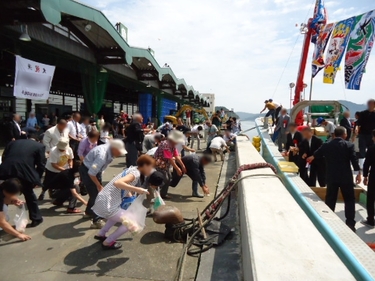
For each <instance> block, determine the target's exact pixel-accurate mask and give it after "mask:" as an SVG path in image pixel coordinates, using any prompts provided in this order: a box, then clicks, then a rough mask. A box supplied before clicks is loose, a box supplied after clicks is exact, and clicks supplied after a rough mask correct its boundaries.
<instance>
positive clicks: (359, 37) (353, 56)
mask: <svg viewBox="0 0 375 281" xmlns="http://www.w3.org/2000/svg"><path fill="white" fill-rule="evenodd" d="M374 40H375V11H371V12H368V13H366V14H363V15H360V16H357V17H356V22H355V25H354V26H353V28H352V32H351V33H350V40H349V43H348V48H347V50H346V56H345V86H346V88H347V89H350V90H359V89H360V86H361V81H362V75H363V73H364V72H365V70H366V64H367V61H368V59H369V57H370V54H371V50H372V46H373V45H374Z"/></svg>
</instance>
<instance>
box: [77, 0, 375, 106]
mask: <svg viewBox="0 0 375 281" xmlns="http://www.w3.org/2000/svg"><path fill="white" fill-rule="evenodd" d="M82 2H84V3H87V4H89V5H91V6H94V7H96V8H98V9H100V10H102V11H103V12H104V14H105V15H106V16H107V17H108V18H109V20H110V21H111V22H112V23H116V22H122V23H123V24H125V25H126V26H127V27H128V28H129V43H130V45H133V46H139V47H145V48H147V47H151V48H152V49H154V50H155V57H156V59H157V60H158V62H159V64H161V65H164V63H168V64H169V65H170V66H171V68H172V69H173V71H174V72H175V74H176V75H177V77H179V78H185V80H186V82H187V83H188V84H190V85H192V86H193V87H194V88H195V89H196V90H198V91H199V92H200V93H210V92H212V93H215V94H216V105H225V106H226V107H228V108H234V109H235V110H237V111H247V112H254V113H256V112H259V111H260V110H261V109H262V106H263V101H264V100H265V99H266V98H271V97H273V98H274V100H277V101H278V102H280V103H282V104H283V105H285V106H287V107H289V86H288V85H289V83H290V82H295V80H296V76H297V70H298V64H299V60H300V54H301V48H302V40H303V37H302V35H300V34H299V30H298V28H297V27H296V24H298V25H299V24H300V23H302V22H306V21H307V18H308V16H309V17H310V16H311V14H312V10H313V2H315V0H263V1H251V0H184V1H182V0H159V1H155V0H153V1H151V0H138V1H134V0H128V1H126V0H84V1H82ZM359 3H360V4H359ZM326 8H327V11H328V17H329V21H330V22H335V21H339V20H342V19H345V18H348V17H350V16H354V15H358V14H361V13H363V12H367V11H370V10H372V9H375V1H374V0H360V1H350V0H341V1H338V0H326ZM295 42H297V43H295ZM310 50H311V51H312V50H313V46H311V48H310ZM289 56H290V60H289V63H288V65H287V68H286V69H285V72H284V74H283V75H282V77H281V73H282V72H283V69H284V66H285V65H286V63H287V60H288V58H289ZM310 63H311V59H309V61H308V67H307V70H306V76H305V82H306V83H307V84H310ZM280 77H281V78H280ZM322 80H323V77H322V73H320V74H319V75H318V76H317V77H316V79H315V82H314V88H313V89H314V91H313V97H314V99H333V100H339V99H346V100H350V101H353V102H356V103H364V102H365V101H366V100H367V99H368V98H370V97H371V98H375V50H374V51H373V54H372V56H371V57H370V61H369V63H368V67H367V72H366V74H365V75H364V78H363V80H362V89H361V91H348V90H345V89H344V74H343V70H342V71H339V73H338V74H337V78H336V82H335V84H334V85H326V84H323V83H322ZM277 85H278V86H277Z"/></svg>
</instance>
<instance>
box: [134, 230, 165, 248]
mask: <svg viewBox="0 0 375 281" xmlns="http://www.w3.org/2000/svg"><path fill="white" fill-rule="evenodd" d="M140 242H141V244H144V245H150V244H158V243H164V242H165V239H164V233H162V232H159V231H151V232H148V233H146V234H145V235H143V236H142V238H141V241H140Z"/></svg>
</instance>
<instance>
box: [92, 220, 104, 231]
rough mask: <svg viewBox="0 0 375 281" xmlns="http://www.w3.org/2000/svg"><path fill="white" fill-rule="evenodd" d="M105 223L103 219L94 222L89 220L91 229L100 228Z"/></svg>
mask: <svg viewBox="0 0 375 281" xmlns="http://www.w3.org/2000/svg"><path fill="white" fill-rule="evenodd" d="M104 225H105V222H104V221H103V220H98V221H96V222H91V225H90V228H91V229H102V227H103V226H104Z"/></svg>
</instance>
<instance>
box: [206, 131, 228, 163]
mask: <svg viewBox="0 0 375 281" xmlns="http://www.w3.org/2000/svg"><path fill="white" fill-rule="evenodd" d="M223 148H225V149H226V150H227V151H228V152H229V147H228V146H227V144H226V142H225V140H224V139H223V138H222V137H215V138H213V139H212V140H211V144H210V150H211V152H212V155H213V156H214V159H215V162H217V157H216V156H217V154H220V158H221V161H224V153H223Z"/></svg>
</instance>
